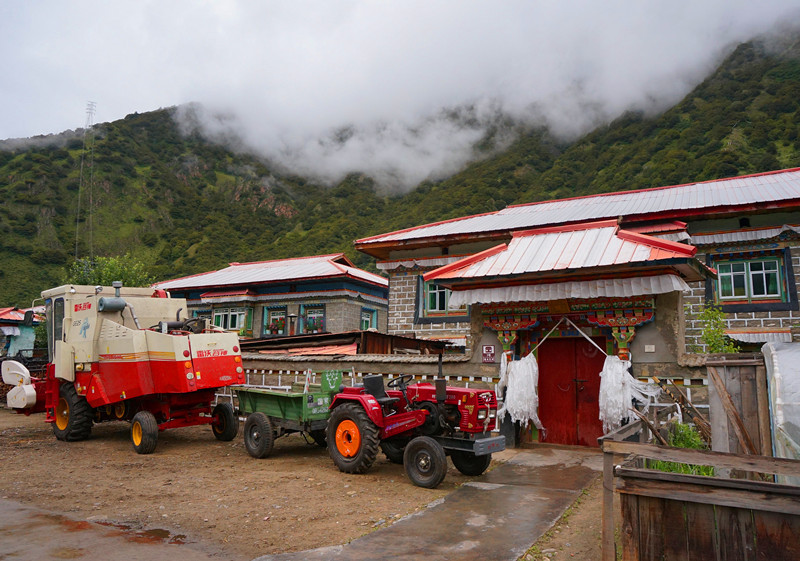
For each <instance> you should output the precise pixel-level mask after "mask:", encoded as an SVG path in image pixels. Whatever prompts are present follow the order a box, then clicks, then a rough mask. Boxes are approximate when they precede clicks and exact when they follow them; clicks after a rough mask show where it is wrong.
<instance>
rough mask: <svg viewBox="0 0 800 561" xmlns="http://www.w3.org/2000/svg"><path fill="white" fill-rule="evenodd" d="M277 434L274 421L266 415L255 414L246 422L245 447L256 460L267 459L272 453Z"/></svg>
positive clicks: (249, 416)
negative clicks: (273, 426) (273, 424)
mask: <svg viewBox="0 0 800 561" xmlns="http://www.w3.org/2000/svg"><path fill="white" fill-rule="evenodd" d="M274 444H275V433H274V432H273V429H272V421H270V420H269V417H267V416H266V415H265V414H264V413H260V412H258V411H257V412H255V413H250V415H248V416H247V420H246V421H245V422H244V447H245V448H246V449H247V453H248V454H250V455H251V456H253V457H254V458H266V457H267V456H269V455H270V454H271V453H272V447H273V445H274Z"/></svg>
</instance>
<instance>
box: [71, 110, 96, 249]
mask: <svg viewBox="0 0 800 561" xmlns="http://www.w3.org/2000/svg"><path fill="white" fill-rule="evenodd" d="M96 107H97V104H96V103H95V102H94V101H89V102H87V103H86V126H85V127H84V128H83V151H82V152H81V169H80V176H79V179H78V210H77V212H76V213H75V259H78V241H79V239H80V224H81V196H82V193H83V183H84V181H83V168H84V165H86V166H87V167H88V168H89V257H90V258H91V259H93V258H94V241H93V229H92V205H93V200H92V199H93V196H94V193H93V185H94V113H95V109H96ZM87 136H88V139H87ZM87 149H88V151H89V162H88V163H86V162H85V160H86V152H87Z"/></svg>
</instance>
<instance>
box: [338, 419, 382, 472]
mask: <svg viewBox="0 0 800 561" xmlns="http://www.w3.org/2000/svg"><path fill="white" fill-rule="evenodd" d="M379 442H380V439H379V432H378V427H377V426H375V424H374V423H373V422H372V421H371V420H370V418H369V417H368V416H367V412H366V411H364V408H363V407H361V406H360V405H358V404H356V403H345V404H344V405H340V406H339V407H337V408H336V409H334V410H333V412H332V413H331V417H330V419H329V420H328V453H329V454H330V456H331V458H332V459H333V463H334V464H336V467H338V468H339V471H343V472H345V473H364V472H365V471H367V470H368V469H369V468H370V467H372V464H373V463H375V458H376V457H377V456H378V445H379Z"/></svg>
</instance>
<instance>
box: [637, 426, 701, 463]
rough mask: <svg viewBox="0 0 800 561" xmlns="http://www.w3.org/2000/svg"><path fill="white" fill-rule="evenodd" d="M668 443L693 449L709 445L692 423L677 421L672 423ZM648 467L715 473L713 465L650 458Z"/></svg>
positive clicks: (676, 446)
mask: <svg viewBox="0 0 800 561" xmlns="http://www.w3.org/2000/svg"><path fill="white" fill-rule="evenodd" d="M667 444H669V445H670V446H674V447H675V448H690V449H692V450H707V449H708V446H706V443H705V442H704V441H703V439H702V438H701V437H700V433H698V432H697V429H695V428H694V427H693V426H692V425H687V424H684V423H677V422H676V423H672V424H671V425H670V428H669V436H668V437H667ZM647 467H649V468H650V469H656V470H658V471H666V472H670V473H684V474H688V475H705V476H713V475H714V468H713V467H712V466H701V465H694V464H680V463H677V462H664V461H661V460H650V461H648V462H647Z"/></svg>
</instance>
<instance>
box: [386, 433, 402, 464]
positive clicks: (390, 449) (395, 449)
mask: <svg viewBox="0 0 800 561" xmlns="http://www.w3.org/2000/svg"><path fill="white" fill-rule="evenodd" d="M406 445H408V439H407V438H390V439H388V440H383V441H381V450H382V451H383V453H384V454H385V455H386V458H387V459H388V460H389V461H390V462H392V463H393V464H402V463H403V452H405V450H406Z"/></svg>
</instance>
